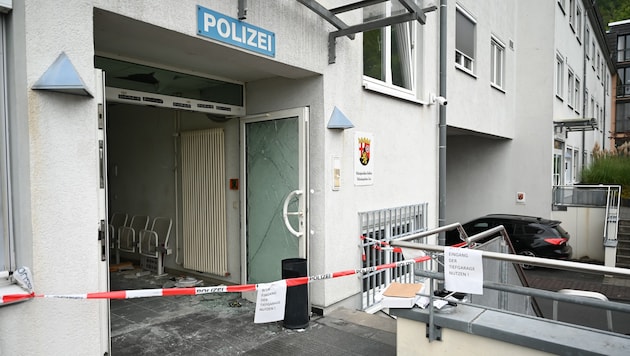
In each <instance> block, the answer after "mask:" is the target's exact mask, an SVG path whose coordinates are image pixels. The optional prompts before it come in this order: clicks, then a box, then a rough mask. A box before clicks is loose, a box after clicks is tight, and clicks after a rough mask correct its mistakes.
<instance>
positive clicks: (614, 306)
mask: <svg viewBox="0 0 630 356" xmlns="http://www.w3.org/2000/svg"><path fill="white" fill-rule="evenodd" d="M452 229H458V230H460V231H463V228H462V227H461V224H459V223H454V224H450V225H446V226H442V227H439V228H436V229H432V230H428V231H424V232H420V233H416V234H411V235H409V236H405V237H403V238H401V239H399V240H395V241H392V242H391V245H392V246H395V247H404V248H409V249H416V250H423V251H429V252H438V253H443V252H444V249H445V248H447V247H448V246H441V245H434V244H423V243H416V242H409V241H408V240H414V239H418V238H420V237H426V236H430V235H434V234H437V233H440V232H443V231H448V230H452ZM497 233H498V234H501V236H502V237H503V240H504V241H505V242H507V243H509V238H508V235H507V232H506V230H505V228H504V227H503V226H502V225H500V226H497V227H495V228H492V229H489V230H486V231H483V232H481V233H479V234H476V235H473V236H470V237H468V236H466V232H465V231H463V233H461V234H460V237H461V238H462V239H463V240H464V241H466V242H467V244H468V245H469V246H474V245H473V243H474V242H476V241H479V240H480V239H483V238H486V237H493V236H496V235H497ZM479 252H480V253H481V257H482V258H489V259H494V260H499V261H507V262H512V263H515V264H518V265H519V266H520V265H522V264H527V265H534V266H540V267H551V268H556V269H562V270H568V271H577V272H586V273H593V274H604V275H616V276H623V277H630V270H629V269H625V268H617V267H608V266H600V265H592V264H586V263H579V262H572V261H562V260H553V259H547V258H541V257H530V256H521V255H514V254H507V253H499V252H491V251H483V250H480V251H479ZM518 270H520V268H519V269H518ZM521 272H522V270H521ZM415 273H416V275H419V276H425V277H429V278H430V279H431V281H430V293H429V298H430V303H431V305H432V304H433V299H434V298H435V297H434V296H433V280H434V279H438V280H444V273H439V272H438V273H436V272H431V271H416V272H415ZM483 288H488V289H494V290H498V291H503V292H511V293H516V294H521V295H526V296H530V297H542V298H548V299H552V300H554V301H563V302H569V303H573V304H580V305H587V306H593V307H597V308H601V309H604V310H606V311H607V316H608V315H610V314H611V310H614V311H621V312H625V313H630V305H627V304H623V303H617V302H611V301H603V300H598V299H595V298H585V297H584V296H582V295H572V294H562V293H558V292H552V291H546V290H540V289H536V288H530V287H524V286H518V285H511V284H505V283H496V282H491V281H484V282H483ZM555 303H556V305H557V302H555ZM433 309H434V308H430V309H429V330H428V333H429V339H430V340H436V339H437V336H436V335H437V332H438V331H437V329H436V325H435V323H434V316H433V313H434V311H433ZM539 316H540V315H539ZM608 320H609V321H608V327H609V329H612V319H610V318H609V319H608Z"/></svg>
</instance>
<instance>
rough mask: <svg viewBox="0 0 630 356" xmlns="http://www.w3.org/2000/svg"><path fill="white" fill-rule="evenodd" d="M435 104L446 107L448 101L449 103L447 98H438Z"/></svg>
mask: <svg viewBox="0 0 630 356" xmlns="http://www.w3.org/2000/svg"><path fill="white" fill-rule="evenodd" d="M435 102H436V103H438V104H440V105H444V106H446V104H448V101H447V100H446V98H445V97H443V96H438V97H436V98H435Z"/></svg>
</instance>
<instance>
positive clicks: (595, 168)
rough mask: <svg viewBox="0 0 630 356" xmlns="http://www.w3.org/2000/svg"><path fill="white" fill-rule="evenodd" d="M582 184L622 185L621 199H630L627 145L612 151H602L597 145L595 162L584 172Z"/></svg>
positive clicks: (629, 170) (629, 157) (629, 163)
mask: <svg viewBox="0 0 630 356" xmlns="http://www.w3.org/2000/svg"><path fill="white" fill-rule="evenodd" d="M581 182H582V183H585V184H615V185H621V197H622V198H630V155H629V154H628V147H627V145H625V144H624V145H622V146H621V147H619V149H616V150H611V151H602V150H601V149H599V145H595V147H594V148H593V162H592V163H591V165H590V166H588V167H586V168H584V170H583V171H582V175H581Z"/></svg>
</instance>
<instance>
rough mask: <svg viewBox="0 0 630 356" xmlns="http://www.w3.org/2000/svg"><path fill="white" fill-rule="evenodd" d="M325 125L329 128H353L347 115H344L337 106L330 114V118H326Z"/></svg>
mask: <svg viewBox="0 0 630 356" xmlns="http://www.w3.org/2000/svg"><path fill="white" fill-rule="evenodd" d="M327 127H328V128H329V129H341V130H345V129H350V128H353V127H354V125H353V124H352V122H350V120H349V119H348V117H346V115H344V114H343V113H342V112H341V110H339V108H337V107H336V106H335V108H334V109H333V113H332V115H330V120H328V126H327Z"/></svg>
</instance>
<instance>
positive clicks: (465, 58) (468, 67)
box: [455, 5, 477, 75]
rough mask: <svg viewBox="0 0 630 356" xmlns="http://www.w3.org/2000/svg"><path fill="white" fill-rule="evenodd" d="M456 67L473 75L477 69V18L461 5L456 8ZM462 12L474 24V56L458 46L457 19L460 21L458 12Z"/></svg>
mask: <svg viewBox="0 0 630 356" xmlns="http://www.w3.org/2000/svg"><path fill="white" fill-rule="evenodd" d="M455 13H456V16H455V67H456V68H457V69H460V70H462V71H464V72H467V73H470V74H472V75H475V70H476V65H475V64H476V63H475V57H476V54H477V51H476V47H477V46H476V44H477V20H475V18H474V17H473V16H472V15H471V14H470V13H468V11H466V10H464V9H463V8H462V7H461V6H459V5H457V6H456V8H455ZM458 13H459V14H461V15H462V16H463V18H464V19H466V20H468V21H470V25H472V27H473V29H474V31H473V34H472V37H473V39H472V41H473V43H472V51H473V53H472V57H471V56H470V55H469V54H466V53H464V52H463V51H462V50H461V49H458V48H457V21H458V17H457V14H458Z"/></svg>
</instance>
